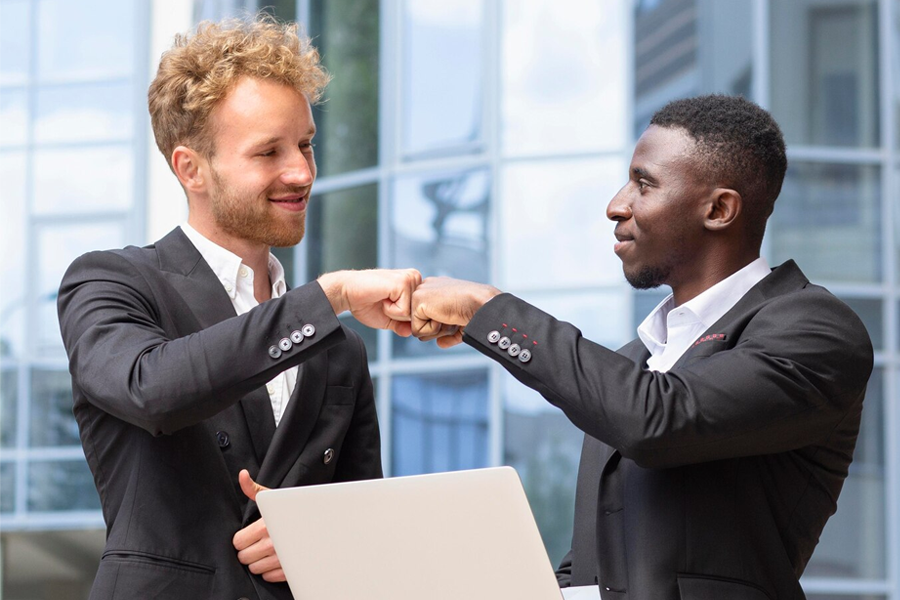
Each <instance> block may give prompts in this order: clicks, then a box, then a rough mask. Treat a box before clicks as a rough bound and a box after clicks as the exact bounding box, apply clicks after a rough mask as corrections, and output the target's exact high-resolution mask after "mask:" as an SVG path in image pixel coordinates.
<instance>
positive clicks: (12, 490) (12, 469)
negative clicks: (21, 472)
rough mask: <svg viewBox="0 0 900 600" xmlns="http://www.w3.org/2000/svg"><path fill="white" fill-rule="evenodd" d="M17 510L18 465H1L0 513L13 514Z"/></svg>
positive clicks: (7, 463) (8, 463)
mask: <svg viewBox="0 0 900 600" xmlns="http://www.w3.org/2000/svg"><path fill="white" fill-rule="evenodd" d="M15 508H16V465H15V463H11V462H2V463H0V512H5V513H8V512H12V511H14V510H15Z"/></svg>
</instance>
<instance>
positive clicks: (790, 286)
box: [465, 262, 872, 600]
mask: <svg viewBox="0 0 900 600" xmlns="http://www.w3.org/2000/svg"><path fill="white" fill-rule="evenodd" d="M491 331H499V332H500V333H501V334H502V335H503V336H506V337H509V338H510V340H511V342H513V343H517V344H519V345H520V346H521V347H528V348H529V349H530V350H531V357H530V360H529V361H528V362H522V361H521V360H519V356H521V355H518V356H516V357H513V356H510V354H509V351H508V350H506V351H504V350H503V349H501V348H500V347H499V344H497V343H491V341H489V339H488V338H489V332H491ZM525 336H527V337H525ZM495 337H496V336H495ZM492 339H493V338H492ZM465 340H466V341H467V342H468V343H469V344H471V345H472V346H474V347H475V348H477V349H479V350H480V351H481V352H483V353H485V354H486V355H488V356H490V357H492V358H494V359H495V360H497V361H498V362H500V363H501V364H503V365H504V366H505V367H506V368H507V369H508V370H509V372H510V373H512V374H513V375H514V376H515V377H516V378H517V379H519V380H520V381H522V382H523V383H524V384H525V385H528V386H529V387H531V388H534V389H535V390H537V391H539V392H540V393H541V394H543V396H544V397H545V398H546V399H547V400H548V401H550V402H551V403H552V404H554V405H556V406H558V407H560V408H561V409H562V410H563V411H564V412H565V413H566V415H567V416H568V417H569V419H571V421H572V422H573V423H574V424H575V425H577V426H578V427H579V428H580V429H581V430H582V431H584V432H585V434H586V435H585V441H584V447H583V451H582V456H581V465H580V467H579V473H578V488H577V493H576V500H575V528H574V534H573V540H572V550H571V552H570V553H569V554H568V555H567V556H566V558H565V559H564V560H563V563H562V564H561V565H560V569H559V572H558V573H557V576H558V578H559V580H560V584H561V585H562V586H564V587H565V586H568V585H573V586H574V585H594V584H596V583H599V585H600V590H601V596H602V597H603V598H604V600H607V599H610V598H612V599H626V598H627V599H629V600H675V599H679V598H680V599H683V600H697V599H703V600H707V599H708V600H712V599H716V600H718V599H722V598H728V599H731V600H734V599H737V600H744V599H746V600H750V599H753V600H766V599H769V600H774V599H778V600H787V599H799V598H803V597H804V595H803V591H802V589H801V587H800V584H799V582H798V578H799V577H800V575H801V574H802V573H803V570H804V568H805V566H806V563H807V561H808V560H809V558H810V555H811V554H812V552H813V548H814V547H815V545H816V543H817V542H818V539H819V534H820V533H821V531H822V528H823V527H824V525H825V522H826V521H827V519H828V517H829V516H831V514H833V513H834V511H835V510H836V506H837V498H838V494H839V493H840V490H841V486H842V484H843V481H844V479H845V478H846V476H847V470H848V467H849V465H850V462H851V459H852V456H853V450H854V447H855V445H856V437H857V434H858V431H859V424H860V412H861V410H862V402H863V395H864V392H865V386H866V382H867V381H868V378H869V375H870V373H871V371H872V346H871V343H870V341H869V337H868V335H867V334H866V331H865V329H864V327H863V325H862V323H861V322H860V320H859V319H858V318H857V316H856V315H855V314H854V313H853V312H852V311H851V310H850V309H849V308H848V307H847V306H846V305H844V304H843V303H842V302H840V301H839V300H837V299H836V298H835V297H834V296H832V295H831V294H830V293H828V291H827V290H825V289H823V288H821V287H818V286H815V285H811V284H810V283H809V281H807V279H806V277H804V276H803V274H802V273H801V272H800V270H799V269H798V268H797V266H796V265H795V264H794V263H793V262H788V263H786V264H784V265H782V266H781V267H778V268H777V269H775V270H773V272H772V273H771V274H770V275H769V276H767V277H766V278H765V279H763V280H762V281H761V282H760V283H758V284H757V285H756V286H755V287H754V288H752V289H751V290H750V291H749V292H748V293H747V294H746V295H745V296H744V297H743V298H742V299H741V300H740V301H739V302H738V303H737V305H735V306H734V307H733V308H732V309H731V310H730V311H728V313H727V314H725V315H724V316H723V317H722V318H721V319H719V321H718V322H717V323H715V324H714V325H713V326H712V327H711V328H710V329H709V330H708V331H707V332H706V333H705V334H704V335H703V336H701V337H700V338H699V339H698V340H697V342H696V343H695V344H694V346H693V347H691V348H690V349H689V350H688V351H687V352H686V353H685V354H684V355H683V356H682V357H681V359H680V360H679V361H678V363H677V364H676V365H675V366H673V368H672V369H671V370H670V371H668V372H667V373H658V372H652V371H648V370H646V362H647V358H649V353H648V352H647V350H646V349H645V348H644V346H643V345H642V344H641V342H640V341H639V340H635V341H633V342H631V343H630V344H628V345H627V346H625V347H624V348H622V349H621V350H620V351H619V352H618V353H615V352H612V351H611V350H608V349H606V348H604V347H602V346H599V345H597V344H594V343H592V342H590V341H588V340H586V339H584V338H583V337H582V336H581V333H580V332H579V331H578V329H576V328H575V327H573V326H572V325H569V324H567V323H562V322H560V321H557V320H556V319H554V318H553V317H551V316H550V315H548V314H546V313H543V312H541V311H540V310H538V309H536V308H534V307H532V306H530V305H528V304H526V303H525V302H522V301H521V300H518V299H517V298H515V297H512V296H510V295H501V296H498V297H496V298H494V299H493V300H491V301H490V302H488V303H487V304H486V305H485V306H484V307H483V308H482V309H481V310H480V311H478V313H477V314H476V315H475V318H474V319H473V320H472V321H471V322H470V323H469V325H468V326H467V327H466V331H465ZM504 345H505V344H504Z"/></svg>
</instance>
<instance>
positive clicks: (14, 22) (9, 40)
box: [0, 0, 31, 85]
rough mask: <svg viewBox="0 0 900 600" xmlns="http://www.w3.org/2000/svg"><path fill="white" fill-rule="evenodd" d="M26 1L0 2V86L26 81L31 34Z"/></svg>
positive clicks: (11, 0) (7, 0)
mask: <svg viewBox="0 0 900 600" xmlns="http://www.w3.org/2000/svg"><path fill="white" fill-rule="evenodd" d="M29 4H30V3H29V2H28V1H27V0H6V1H5V2H0V84H2V85H9V84H21V83H24V82H25V81H27V80H28V57H29V45H30V41H31V40H30V33H31V27H30V25H31V19H30V18H29V12H30V11H29V8H30V7H29Z"/></svg>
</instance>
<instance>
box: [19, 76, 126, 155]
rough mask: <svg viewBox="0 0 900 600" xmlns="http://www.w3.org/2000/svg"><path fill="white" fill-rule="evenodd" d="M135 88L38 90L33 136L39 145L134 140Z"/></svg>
mask: <svg viewBox="0 0 900 600" xmlns="http://www.w3.org/2000/svg"><path fill="white" fill-rule="evenodd" d="M132 93H133V92H132V87H131V85H129V84H98V85H84V86H64V87H52V88H44V89H40V90H38V95H37V116H36V121H35V131H34V137H35V141H37V142H72V141H79V142H80V141H95V140H110V139H128V138H131V136H132V133H133V128H134V123H133V118H132V110H131V109H132V105H133V98H132Z"/></svg>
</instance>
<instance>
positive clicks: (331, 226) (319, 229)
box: [306, 184, 378, 279]
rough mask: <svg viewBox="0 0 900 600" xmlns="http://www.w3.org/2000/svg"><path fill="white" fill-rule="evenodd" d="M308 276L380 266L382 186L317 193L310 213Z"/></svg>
mask: <svg viewBox="0 0 900 600" xmlns="http://www.w3.org/2000/svg"><path fill="white" fill-rule="evenodd" d="M306 236H307V244H308V246H307V248H306V252H307V275H308V277H309V278H310V279H312V278H314V277H318V276H319V275H321V274H322V273H330V272H331V271H339V270H341V269H371V268H374V267H376V266H378V186H377V185H375V184H371V185H364V186H361V187H355V188H349V189H346V190H339V191H337V192H328V193H327V194H319V195H314V196H313V197H312V201H311V202H310V203H309V209H308V210H307V216H306Z"/></svg>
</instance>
